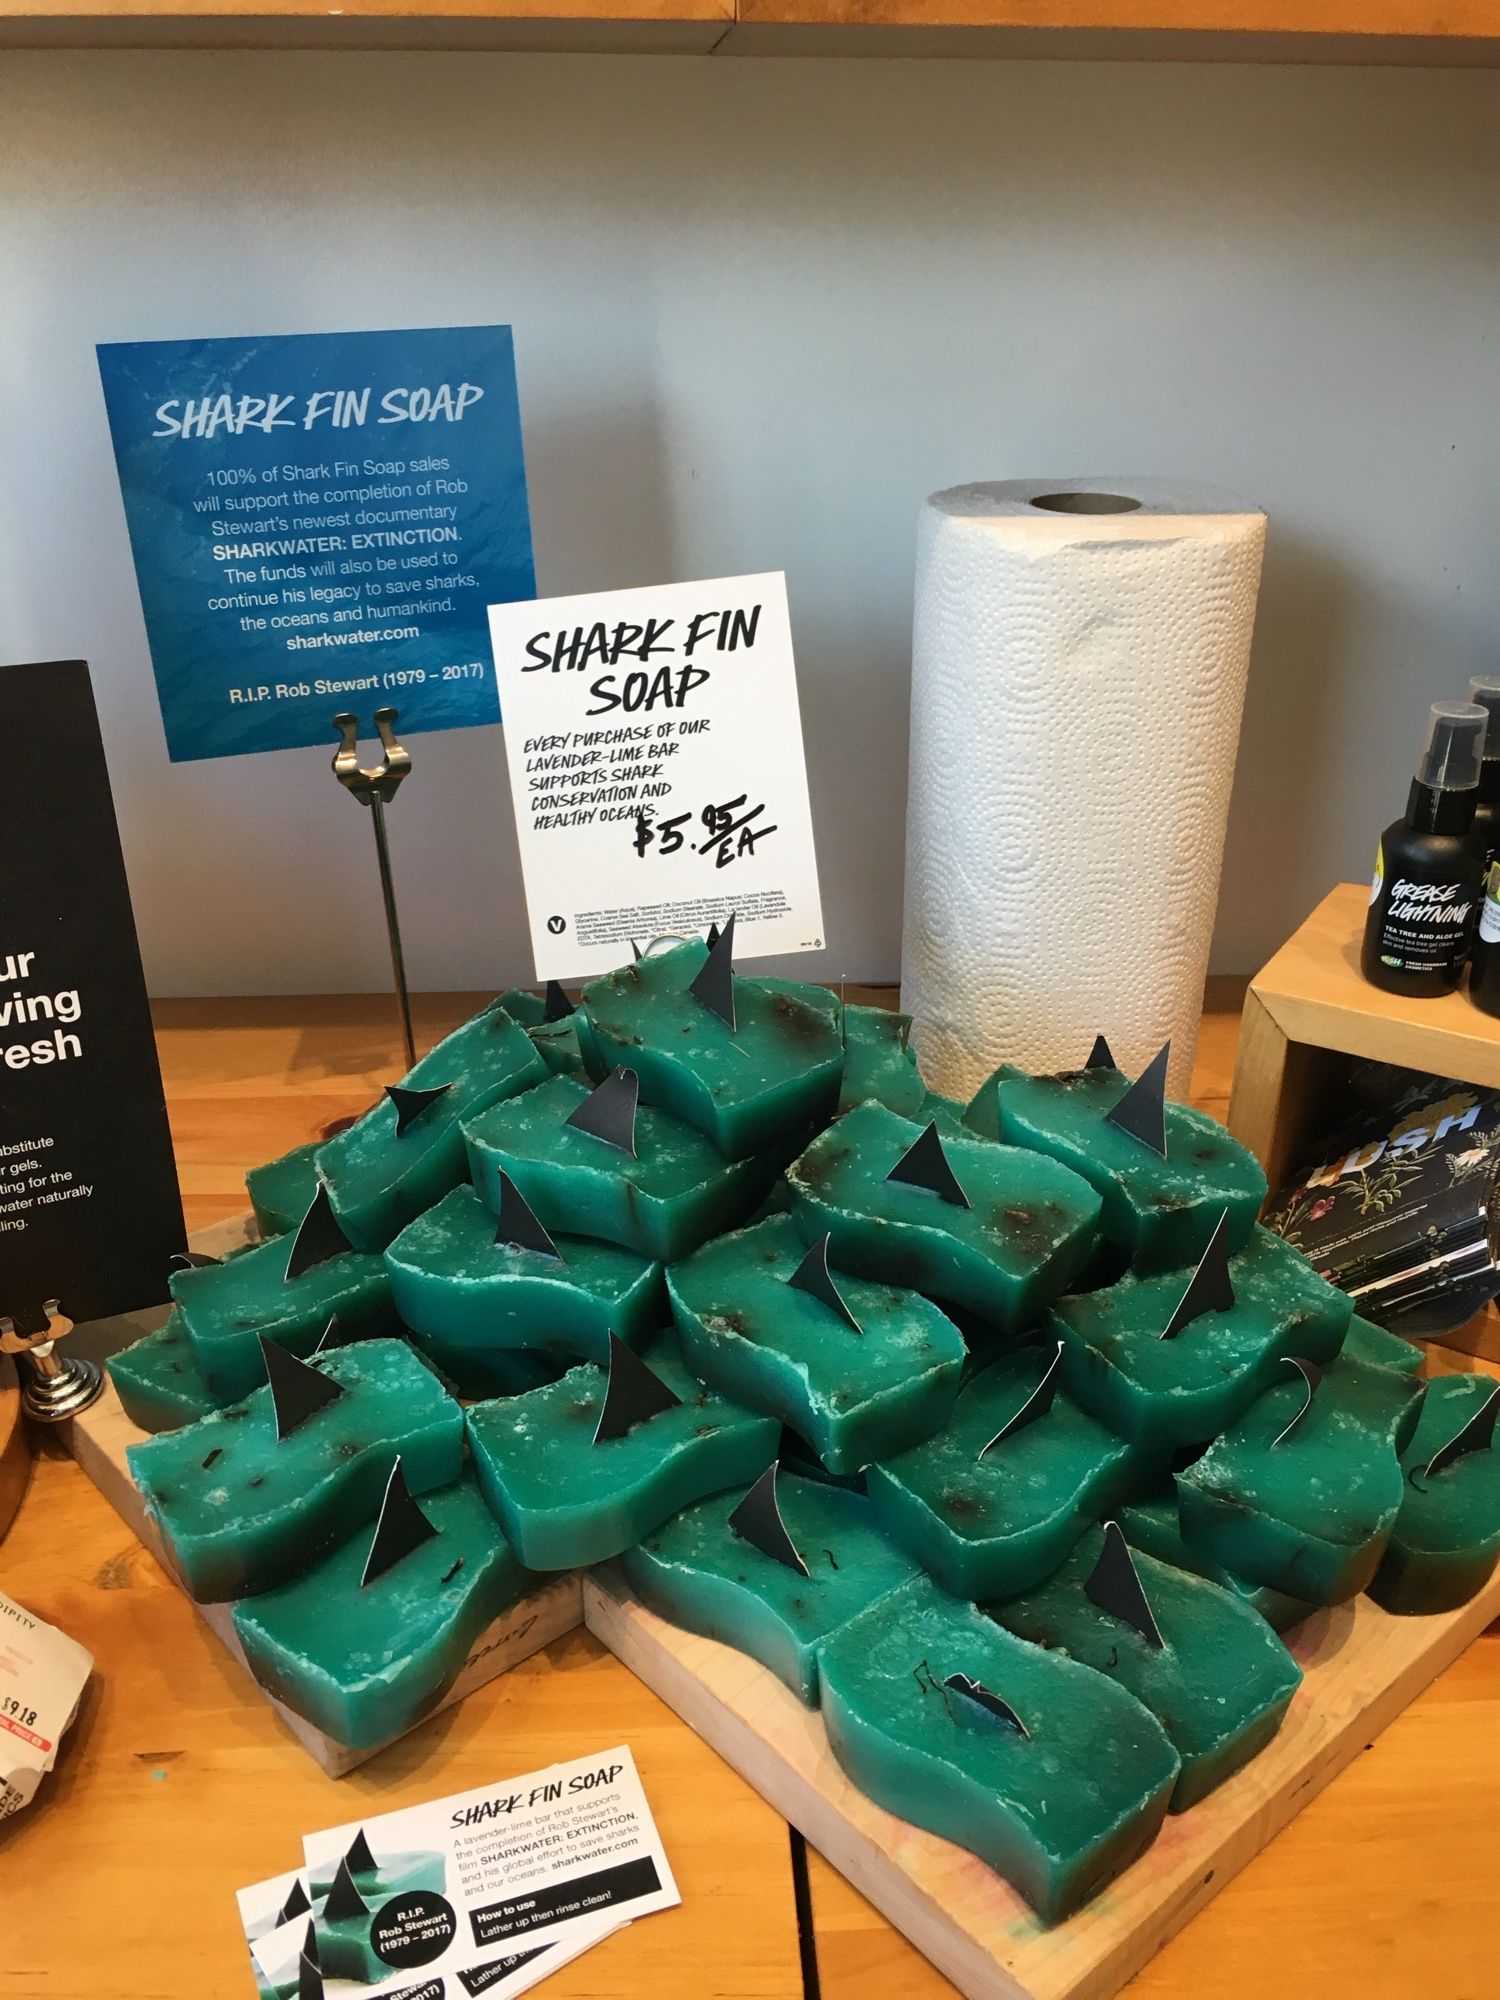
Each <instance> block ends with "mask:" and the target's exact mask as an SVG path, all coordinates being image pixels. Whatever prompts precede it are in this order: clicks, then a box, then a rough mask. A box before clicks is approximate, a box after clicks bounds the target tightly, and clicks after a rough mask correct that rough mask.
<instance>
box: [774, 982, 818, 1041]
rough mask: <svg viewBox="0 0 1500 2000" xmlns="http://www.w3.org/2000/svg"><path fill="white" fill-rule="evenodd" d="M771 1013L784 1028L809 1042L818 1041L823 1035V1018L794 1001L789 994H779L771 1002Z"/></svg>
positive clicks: (799, 1002)
mask: <svg viewBox="0 0 1500 2000" xmlns="http://www.w3.org/2000/svg"><path fill="white" fill-rule="evenodd" d="M771 1012H772V1013H773V1014H774V1015H775V1016H776V1018H777V1020H778V1021H779V1022H780V1024H781V1025H782V1026H783V1027H784V1028H790V1029H791V1031H792V1032H793V1034H796V1035H801V1036H802V1037H803V1038H804V1039H805V1040H807V1041H816V1040H817V1039H818V1038H819V1037H820V1036H821V1035H822V1033H823V1017H822V1015H821V1014H816V1013H814V1011H813V1009H812V1008H811V1007H807V1006H804V1005H803V1003H802V1002H801V1001H800V1000H794V999H793V998H792V997H791V995H790V994H789V993H778V994H777V995H776V996H775V998H774V999H773V1000H772V1002H771Z"/></svg>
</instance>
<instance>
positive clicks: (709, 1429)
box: [693, 1424, 715, 1438]
mask: <svg viewBox="0 0 1500 2000" xmlns="http://www.w3.org/2000/svg"><path fill="white" fill-rule="evenodd" d="M714 1428H715V1427H714V1425H712V1424H699V1425H698V1427H697V1429H696V1430H695V1431H694V1432H693V1436H694V1437H695V1438H711V1437H712V1436H713V1434H714Z"/></svg>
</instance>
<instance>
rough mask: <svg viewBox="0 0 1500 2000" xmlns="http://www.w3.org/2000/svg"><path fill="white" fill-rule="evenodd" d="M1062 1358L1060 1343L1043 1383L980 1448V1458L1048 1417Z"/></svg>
mask: <svg viewBox="0 0 1500 2000" xmlns="http://www.w3.org/2000/svg"><path fill="white" fill-rule="evenodd" d="M1062 1358H1063V1344H1062V1342H1061V1341H1059V1342H1058V1343H1057V1352H1056V1353H1055V1354H1054V1355H1053V1357H1052V1359H1051V1360H1050V1361H1049V1362H1048V1363H1047V1366H1046V1368H1045V1369H1044V1370H1043V1373H1042V1379H1041V1381H1040V1382H1038V1383H1037V1385H1036V1387H1035V1388H1034V1389H1033V1390H1032V1392H1031V1394H1030V1395H1029V1396H1028V1397H1027V1398H1026V1401H1025V1402H1024V1403H1023V1404H1022V1405H1021V1407H1020V1409H1019V1410H1017V1411H1016V1413H1015V1415H1014V1416H1013V1417H1008V1418H1007V1419H1006V1421H1005V1422H1004V1423H1003V1424H1002V1425H1001V1426H1000V1428H999V1430H997V1431H996V1433H995V1435H994V1436H993V1437H992V1438H991V1439H990V1441H989V1443H988V1444H986V1445H981V1446H980V1449H979V1457H980V1458H983V1457H984V1454H985V1453H986V1452H987V1451H993V1450H994V1448H995V1446H996V1445H997V1444H999V1442H1000V1440H1001V1439H1002V1438H1008V1437H1014V1436H1015V1434H1016V1432H1017V1431H1024V1430H1025V1428H1026V1426H1027V1425H1028V1424H1034V1423H1035V1422H1036V1420H1037V1418H1038V1417H1045V1416H1046V1414H1047V1412H1048V1411H1049V1410H1050V1409H1051V1408H1052V1402H1053V1398H1054V1397H1055V1396H1056V1394H1057V1383H1058V1377H1059V1376H1060V1375H1061V1373H1062Z"/></svg>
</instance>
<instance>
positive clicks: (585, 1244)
mask: <svg viewBox="0 0 1500 2000" xmlns="http://www.w3.org/2000/svg"><path fill="white" fill-rule="evenodd" d="M556 1243H557V1248H558V1251H559V1253H560V1260H559V1258H558V1257H548V1256H546V1255H544V1254H542V1253H541V1252H538V1251H535V1250H523V1249H522V1248H521V1247H520V1246H519V1245H518V1244H515V1243H497V1242H496V1241H495V1218H494V1216H493V1215H491V1213H490V1211H489V1210H488V1209H487V1208H486V1207H485V1205H484V1203H483V1202H482V1201H481V1200H480V1199H479V1196H478V1195H477V1194H476V1193H475V1192H474V1190H473V1188H471V1187H461V1188H455V1189H454V1190H453V1192H452V1193H451V1194H445V1195H444V1196H443V1198H442V1200H441V1201H440V1202H439V1203H438V1204H437V1206H436V1207H435V1208H430V1209H428V1211H427V1213H426V1214H425V1215H419V1216H418V1217H417V1219H416V1221H415V1222H409V1223H408V1224H407V1225H406V1227H405V1229H403V1230H402V1232H401V1234H400V1235H399V1236H398V1237H397V1238H396V1240H395V1242H394V1243H393V1244H392V1245H391V1246H390V1248H389V1249H388V1250H387V1251H386V1253H385V1267H386V1270H387V1272H388V1273H389V1275H390V1282H391V1297H392V1298H393V1299H394V1300H395V1302H396V1310H397V1311H398V1312H399V1313H400V1315H401V1318H402V1321H403V1323H404V1324H405V1325H407V1326H409V1327H410V1328H411V1330H412V1332H413V1333H415V1334H417V1335H419V1336H421V1337H422V1338H423V1339H424V1340H425V1339H426V1338H428V1337H429V1336H430V1337H431V1338H432V1339H434V1340H435V1341H437V1342H438V1343H439V1344H440V1345H441V1347H442V1349H443V1351H444V1352H446V1353H457V1354H466V1353H469V1352H471V1351H472V1352H475V1353H476V1354H478V1355H483V1353H484V1352H485V1350H486V1349H488V1348H492V1347H509V1348H521V1347H547V1348H554V1349H557V1350H560V1351H561V1352H563V1353H565V1354H574V1355H580V1356H582V1357H583V1359H584V1360H587V1361H599V1362H606V1361H608V1359H609V1336H610V1331H611V1329H613V1330H614V1332H615V1333H617V1334H618V1335H619V1337H620V1338H621V1340H623V1341H624V1342H625V1344H626V1346H627V1347H635V1348H639V1347H641V1346H643V1345H644V1344H645V1342H646V1339H647V1337H648V1336H649V1335H650V1334H651V1333H652V1332H653V1331H654V1329H655V1328H656V1327H657V1326H659V1325H660V1324H661V1319H662V1314H663V1311H664V1308H665V1304H666V1301H665V1298H664V1296H663V1292H662V1282H661V1265H660V1264H657V1263H653V1262H651V1261H650V1260H649V1259H648V1258H645V1257H640V1256H637V1255H636V1253H635V1252H634V1251H633V1250H622V1249H621V1248H620V1247H619V1246H618V1244H614V1243H600V1242H596V1241H595V1240H594V1239H593V1238H591V1237H586V1236H559V1237H558V1238H557V1239H556Z"/></svg>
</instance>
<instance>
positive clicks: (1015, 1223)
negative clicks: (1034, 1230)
mask: <svg viewBox="0 0 1500 2000" xmlns="http://www.w3.org/2000/svg"><path fill="white" fill-rule="evenodd" d="M1000 1214H1001V1216H1002V1218H1003V1219H1004V1220H1005V1221H1006V1222H1008V1223H1009V1224H1010V1225H1011V1227H1012V1228H1014V1229H1030V1228H1031V1226H1032V1224H1033V1223H1034V1222H1035V1221H1036V1210H1035V1209H1033V1208H1022V1207H1020V1206H1018V1205H1016V1204H1014V1203H1013V1204H1012V1205H1011V1207H1009V1208H1002V1209H1001V1211H1000Z"/></svg>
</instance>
